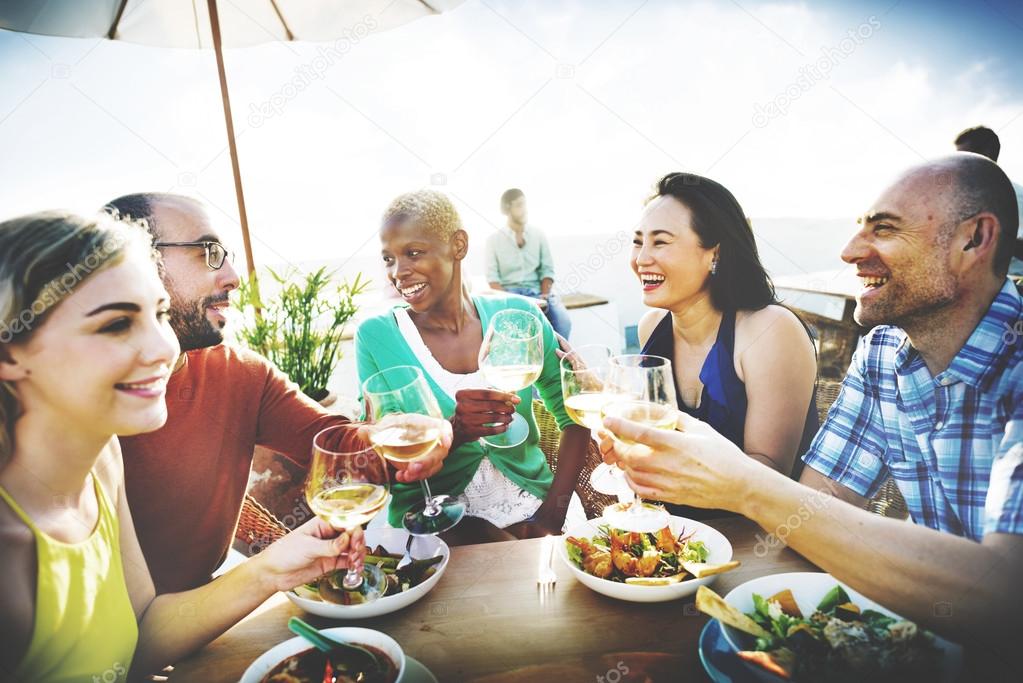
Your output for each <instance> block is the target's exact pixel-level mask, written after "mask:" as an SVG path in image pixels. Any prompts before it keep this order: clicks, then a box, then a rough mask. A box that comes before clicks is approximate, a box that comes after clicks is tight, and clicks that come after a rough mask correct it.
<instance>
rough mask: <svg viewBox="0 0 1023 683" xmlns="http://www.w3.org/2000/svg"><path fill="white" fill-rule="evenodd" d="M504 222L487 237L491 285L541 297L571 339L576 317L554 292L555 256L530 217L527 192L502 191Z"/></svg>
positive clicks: (556, 328)
mask: <svg viewBox="0 0 1023 683" xmlns="http://www.w3.org/2000/svg"><path fill="white" fill-rule="evenodd" d="M501 213H502V214H504V215H505V216H506V217H507V222H506V223H505V225H504V226H502V227H500V228H498V229H497V232H495V233H493V234H492V235H490V236H489V237H488V238H487V241H486V245H485V247H484V249H485V251H486V263H487V282H488V283H489V284H490V288H491V289H495V290H498V291H505V292H511V293H512V294H521V295H522V296H528V297H532V298H534V299H541V300H543V301H544V302H545V303H546V306H545V308H544V312H545V314H546V315H547V319H548V320H550V321H551V326H553V327H554V331H555V332H557V333H558V334H559V335H561V336H562V337H564V338H565V339H568V337H569V334H571V332H572V321H571V320H569V317H568V309H566V308H565V305H564V304H563V303H561V300H560V299H559V298H558V295H557V294H555V293H554V291H553V288H554V260H553V259H552V258H551V247H550V245H549V244H548V243H547V237H546V236H545V235H544V234H543V233H542V232H540V230H539V229H538V228H536V227H534V226H532V225H529V224H528V223H527V222H526V220H527V218H528V213H527V210H526V195H525V194H524V193H523V192H522V190H519V189H514V188H513V189H510V190H507V191H505V193H504V194H502V195H501Z"/></svg>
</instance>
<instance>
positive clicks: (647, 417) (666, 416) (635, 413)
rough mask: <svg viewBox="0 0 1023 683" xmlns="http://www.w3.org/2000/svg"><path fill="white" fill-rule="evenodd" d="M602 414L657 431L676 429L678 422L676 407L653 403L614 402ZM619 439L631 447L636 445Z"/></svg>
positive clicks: (606, 406)
mask: <svg viewBox="0 0 1023 683" xmlns="http://www.w3.org/2000/svg"><path fill="white" fill-rule="evenodd" d="M601 413H602V414H603V416H604V417H620V418H623V419H626V420H632V421H633V422H639V423H641V424H645V425H647V426H648V427H655V428H657V429H674V428H675V422H676V410H675V406H669V405H665V404H663V403H653V402H651V401H614V402H612V403H608V404H606V405H605V406H604V407H603V409H602V410H601ZM618 439H619V441H621V442H622V443H626V444H630V445H631V444H634V443H635V441H630V440H628V439H622V438H621V437H618Z"/></svg>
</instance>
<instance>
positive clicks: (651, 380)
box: [601, 355, 678, 532]
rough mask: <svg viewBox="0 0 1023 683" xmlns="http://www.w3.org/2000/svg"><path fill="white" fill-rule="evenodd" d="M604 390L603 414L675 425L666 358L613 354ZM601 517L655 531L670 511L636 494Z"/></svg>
mask: <svg viewBox="0 0 1023 683" xmlns="http://www.w3.org/2000/svg"><path fill="white" fill-rule="evenodd" d="M607 390H608V393H610V394H611V395H612V398H611V400H609V401H608V402H607V403H605V404H604V407H603V408H602V409H601V413H602V415H603V416H604V417H620V418H624V419H626V420H632V421H633V422H639V423H641V424H645V425H647V426H649V427H655V428H658V429H674V428H675V424H676V419H677V418H676V415H677V410H678V409H677V407H676V402H675V379H674V376H673V373H672V369H671V361H670V360H668V359H667V358H662V357H660V356H647V355H625V356H616V357H614V358H612V359H611V363H610V367H609V368H608V377H607ZM615 439H617V440H618V441H619V442H621V443H622V444H625V445H626V446H635V445H636V443H635V442H634V441H630V440H628V439H624V438H622V437H620V436H618V435H617V434H616V435H615ZM622 476H624V475H622ZM604 518H605V519H606V520H607V521H608V523H609V524H611V526H614V527H615V528H618V529H623V530H625V531H646V532H655V531H658V530H660V529H663V528H664V527H665V526H667V525H668V520H669V515H668V512H667V510H665V509H664V506H662V505H656V504H652V503H644V502H643V501H642V500H641V499H640V498H639V496H635V497H634V500H632V502H630V503H619V504H617V505H610V506H608V507H607V508H606V509H605V510H604Z"/></svg>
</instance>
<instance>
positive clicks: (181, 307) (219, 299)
mask: <svg viewBox="0 0 1023 683" xmlns="http://www.w3.org/2000/svg"><path fill="white" fill-rule="evenodd" d="M227 300H228V295H227V293H226V292H225V293H224V294H221V295H219V296H208V297H206V298H205V299H202V300H201V301H200V302H199V303H198V305H197V304H196V302H194V301H193V302H190V303H185V304H183V303H181V302H180V301H172V302H171V307H170V324H171V328H172V329H173V330H174V334H176V335H177V337H178V344H180V345H181V350H182V351H191V350H193V349H205V348H207V347H209V346H216V345H217V344H219V343H221V342H222V341H224V333H223V332H222V331H221V330H220V328H218V327H216V326H215V325H214V324H213V323H211V322H210V320H209V318H207V317H206V309H207V307H209V306H212V305H214V304H218V303H224V302H226V301H227Z"/></svg>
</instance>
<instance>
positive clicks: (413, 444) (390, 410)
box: [362, 365, 465, 536]
mask: <svg viewBox="0 0 1023 683" xmlns="http://www.w3.org/2000/svg"><path fill="white" fill-rule="evenodd" d="M362 394H363V396H365V397H366V402H367V404H368V411H367V415H366V417H367V419H368V420H369V421H370V422H372V425H371V427H370V437H369V439H370V443H372V444H373V448H375V449H376V450H377V452H378V453H380V455H382V456H383V457H385V458H387V459H388V460H390V461H391V462H394V463H409V462H412V461H414V460H417V459H418V458H422V457H423V456H425V455H427V454H429V453H430V451H432V450H433V449H434V448H435V447H436V446H437V445H438V444H439V443H440V441H441V437H442V434H443V429H444V416H443V415H442V414H441V412H440V406H438V405H437V398H436V397H435V396H434V395H433V392H432V391H431V390H430V385H429V384H428V383H427V381H426V376H425V375H423V371H422V370H420V369H419V368H417V367H415V366H413V365H398V366H395V367H392V368H388V369H386V370H381V371H380V372H378V373H376V374H375V375H372V376H371V377H369V378H368V379H367V380H366V381H365V382H363V384H362ZM419 483H420V485H421V486H422V488H423V503H422V504H421V505H417V506H415V507H413V508H412V509H411V510H409V511H408V512H406V513H405V516H404V518H403V519H402V524H403V525H404V527H405V528H406V529H407V530H408V532H409V533H410V534H413V535H416V536H430V535H433V534H439V533H441V532H443V531H447V530H448V529H450V528H451V527H453V526H455V525H456V524H458V522H460V521H461V519H462V517H464V516H465V505H463V504H462V503H459V502H458V501H456V500H455V499H453V498H451V497H450V496H435V495H433V493H432V492H431V491H430V485H429V484H428V483H427V481H426V480H425V479H423V480H421V481H420V482H419Z"/></svg>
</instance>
